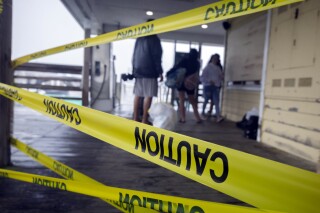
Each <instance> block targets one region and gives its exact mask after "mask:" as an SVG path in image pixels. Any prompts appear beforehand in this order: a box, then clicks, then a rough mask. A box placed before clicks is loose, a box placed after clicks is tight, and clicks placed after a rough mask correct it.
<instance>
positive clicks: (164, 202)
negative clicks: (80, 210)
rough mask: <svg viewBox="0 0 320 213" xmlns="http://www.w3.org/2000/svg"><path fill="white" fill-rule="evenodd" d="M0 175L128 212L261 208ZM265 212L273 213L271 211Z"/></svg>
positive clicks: (240, 212)
mask: <svg viewBox="0 0 320 213" xmlns="http://www.w3.org/2000/svg"><path fill="white" fill-rule="evenodd" d="M0 177H5V178H11V179H15V180H20V181H25V182H28V183H34V184H38V185H41V186H46V187H49V188H54V189H59V190H63V191H69V192H75V193H79V194H85V195H89V196H93V197H99V198H100V197H105V198H106V199H109V200H110V201H112V202H114V203H115V204H116V205H119V206H121V208H122V209H126V210H127V211H128V212H130V213H135V212H136V211H135V208H136V207H141V208H148V209H151V210H156V211H160V212H168V213H181V212H189V213H211V212H224V213H234V212H237V213H261V212H265V211H263V210H260V209H254V208H249V207H243V206H233V205H227V204H218V203H213V202H208V201H202V200H193V199H187V198H180V197H173V196H166V195H160V194H153V193H148V192H140V191H133V190H129V189H120V188H115V187H109V186H103V185H97V184H89V183H84V182H80V181H70V180H64V179H59V178H52V177H46V176H42V175H35V174H28V173H23V172H17V171H11V170H7V169H0ZM199 204H200V205H199ZM268 212H274V213H275V211H268Z"/></svg>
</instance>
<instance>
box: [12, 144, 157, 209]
mask: <svg viewBox="0 0 320 213" xmlns="http://www.w3.org/2000/svg"><path fill="white" fill-rule="evenodd" d="M10 142H11V145H13V146H15V147H16V148H17V149H19V150H20V151H21V152H23V153H25V154H26V155H28V156H30V157H32V158H33V159H34V160H36V161H37V162H39V163H41V164H42V165H44V166H46V167H47V168H49V169H50V170H52V171H54V172H56V173H57V174H59V175H61V176H63V177H65V178H67V179H69V180H74V181H80V182H84V183H89V184H96V185H98V186H104V185H103V184H102V183H99V182H98V181H96V180H94V179H92V178H90V177H88V176H86V175H84V174H82V173H80V172H78V171H76V170H74V169H72V168H71V167H69V166H67V165H65V164H63V163H61V162H59V161H57V160H54V159H52V158H50V157H48V156H46V155H45V154H43V153H41V152H39V151H38V150H36V149H34V148H32V147H30V146H28V145H26V144H24V143H22V142H21V141H19V140H18V139H15V138H11V139H10ZM100 199H101V200H103V201H105V202H107V203H109V204H110V205H112V206H113V207H115V208H117V209H119V210H120V211H122V212H129V213H130V212H131V211H129V210H130V209H129V208H124V207H125V206H123V205H120V204H119V202H117V201H111V200H107V199H105V198H100ZM132 209H134V211H133V212H135V213H155V212H158V211H154V210H152V209H146V208H143V207H140V206H135V207H132Z"/></svg>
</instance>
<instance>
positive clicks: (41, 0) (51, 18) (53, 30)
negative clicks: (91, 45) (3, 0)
mask: <svg viewBox="0 0 320 213" xmlns="http://www.w3.org/2000/svg"><path fill="white" fill-rule="evenodd" d="M82 39H84V31H83V30H82V28H81V27H80V25H79V24H78V23H77V22H76V20H75V19H74V18H73V17H72V16H71V14H70V13H69V12H68V11H67V9H66V8H65V7H64V5H63V4H62V3H61V2H60V0H13V27H12V59H15V58H18V57H21V56H24V55H28V54H30V53H33V52H38V51H41V50H44V49H48V48H52V47H56V46H60V45H63V44H67V43H71V42H74V41H78V40H82ZM32 62H41V63H55V64H74V65H82V63H83V49H77V50H72V51H68V52H65V53H59V54H55V55H52V56H47V57H44V58H40V59H37V60H33V61H32Z"/></svg>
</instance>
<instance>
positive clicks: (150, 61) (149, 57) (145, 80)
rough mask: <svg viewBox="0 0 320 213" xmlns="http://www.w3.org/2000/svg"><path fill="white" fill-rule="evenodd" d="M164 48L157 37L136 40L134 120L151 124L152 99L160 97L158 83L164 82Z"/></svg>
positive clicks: (133, 65)
mask: <svg viewBox="0 0 320 213" xmlns="http://www.w3.org/2000/svg"><path fill="white" fill-rule="evenodd" d="M161 58H162V47H161V42H160V39H159V37H158V36H157V35H150V36H145V37H140V38H138V39H137V40H136V43H135V47H134V52H133V58H132V67H133V75H134V77H135V84H134V89H133V93H134V95H135V97H134V104H133V120H135V121H141V122H142V123H146V124H150V122H149V121H148V117H149V114H148V111H149V108H150V106H151V103H152V98H153V97H157V95H158V81H157V79H158V78H160V81H162V80H163V76H162V73H163V70H162V66H161ZM142 98H143V114H142V119H141V120H140V118H139V110H141V108H140V107H139V105H140V100H141V99H142Z"/></svg>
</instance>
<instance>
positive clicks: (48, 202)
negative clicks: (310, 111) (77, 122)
mask: <svg viewBox="0 0 320 213" xmlns="http://www.w3.org/2000/svg"><path fill="white" fill-rule="evenodd" d="M115 114H117V115H119V116H124V117H130V116H131V113H130V112H128V111H125V110H118V111H117V112H116V113H115ZM176 132H178V133H181V134H184V135H188V136H191V137H195V138H199V139H202V140H206V141H210V142H213V143H216V144H219V145H223V146H226V147H230V148H233V149H237V150H241V151H244V152H247V153H250V154H254V155H257V156H261V157H264V158H268V159H272V160H275V161H278V162H281V163H285V164H289V165H292V166H295V167H298V168H302V169H306V170H309V171H316V165H315V164H314V163H311V162H308V161H306V160H303V159H300V158H298V157H295V156H292V155H289V154H287V153H284V152H282V151H279V150H276V149H275V148H271V147H268V146H266V145H264V144H261V143H257V142H255V141H253V140H249V139H246V138H244V137H243V136H242V131H241V130H240V129H238V128H236V127H235V123H233V122H229V121H224V122H222V123H220V124H217V123H215V122H214V120H213V119H208V120H206V121H205V122H203V123H202V124H197V123H196V122H195V120H193V116H192V115H188V120H187V122H186V123H184V124H179V125H178V126H177V129H176ZM13 135H14V137H15V138H17V139H19V140H21V141H22V142H24V143H27V144H28V145H29V146H31V147H33V148H35V149H37V150H39V151H41V152H43V153H44V154H46V155H48V156H50V157H52V158H54V159H56V160H58V161H60V162H62V163H64V164H66V165H68V166H70V167H72V168H74V169H75V170H77V171H79V172H82V173H84V174H85V175H88V176H89V177H91V178H93V179H95V180H97V181H99V182H101V183H104V184H106V185H109V186H114V187H121V188H128V189H135V190H141V191H147V192H154V193H160V194H166V195H174V196H181V197H187V198H194V199H201V200H208V201H215V202H221V203H228V204H235V205H246V204H244V203H242V202H241V201H239V200H237V199H234V198H232V197H229V196H227V195H224V194H223V193H220V192H218V191H216V190H213V189H211V188H208V187H206V186H204V185H201V184H199V183H196V182H194V181H192V180H190V179H187V178H185V177H183V176H180V175H178V174H176V173H173V172H171V171H169V170H166V169H164V168H162V167H159V166H157V165H154V164H152V163H150V162H148V161H145V160H143V159H141V158H138V157H136V156H134V155H132V154H130V153H127V152H125V151H123V150H120V149H118V148H116V147H113V146H111V145H109V144H107V143H105V142H102V141H100V140H98V139H96V138H94V137H91V136H89V135H86V134H84V133H82V132H79V131H77V130H74V129H72V128H70V127H68V126H65V125H64V124H61V123H58V122H57V121H54V120H52V119H50V118H47V117H45V116H43V115H41V114H40V113H37V112H35V111H33V110H31V109H28V108H26V107H24V106H21V105H18V104H16V105H15V110H14V133H13ZM12 163H13V166H11V167H8V168H7V169H12V170H17V171H22V172H27V173H34V174H40V175H46V176H51V177H59V176H58V175H56V174H55V173H54V172H52V171H50V170H49V169H47V168H45V167H44V166H42V165H40V164H39V163H37V162H35V161H34V160H32V159H31V158H29V157H28V156H26V155H25V154H23V153H22V152H20V151H18V150H17V149H15V148H12ZM59 178H60V177H59ZM0 212H1V213H16V212H26V213H30V212H35V213H36V212H55V213H56V212H71V213H73V212H80V213H82V212H83V213H84V212H88V213H89V212H90V213H92V212H111V213H112V212H119V210H117V209H115V208H114V207H112V206H111V205H109V204H107V203H105V202H104V201H102V200H100V199H97V198H94V197H89V196H85V195H81V194H76V193H71V192H65V191H59V190H55V189H51V188H45V187H42V186H38V185H35V184H29V183H25V182H19V181H16V180H10V179H4V178H0Z"/></svg>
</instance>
